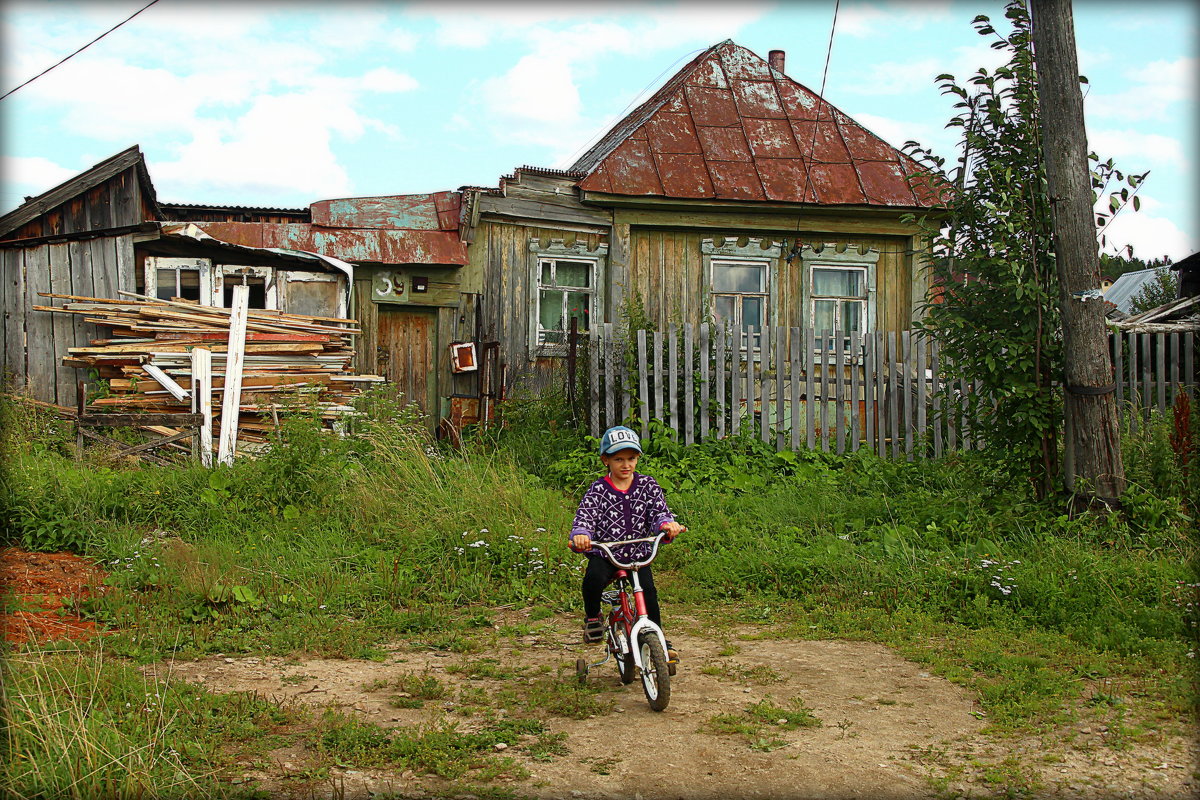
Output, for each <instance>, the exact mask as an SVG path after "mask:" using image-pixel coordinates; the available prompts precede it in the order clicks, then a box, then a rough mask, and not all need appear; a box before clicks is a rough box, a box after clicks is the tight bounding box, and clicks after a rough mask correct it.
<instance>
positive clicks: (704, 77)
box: [687, 58, 729, 89]
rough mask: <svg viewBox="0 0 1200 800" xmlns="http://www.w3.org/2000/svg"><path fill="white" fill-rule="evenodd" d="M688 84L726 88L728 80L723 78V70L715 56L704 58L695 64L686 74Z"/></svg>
mask: <svg viewBox="0 0 1200 800" xmlns="http://www.w3.org/2000/svg"><path fill="white" fill-rule="evenodd" d="M687 84H688V85H689V86H707V87H709V88H712V89H728V88H729V82H728V81H727V80H725V70H723V69H722V68H721V64H720V62H719V61H718V60H717V59H716V58H706V59H704V60H703V61H701V62H700V63H699V64H697V65H696V66H695V68H694V69H693V71H692V74H691V75H689V76H688V79H687Z"/></svg>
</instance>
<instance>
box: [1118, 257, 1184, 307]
mask: <svg viewBox="0 0 1200 800" xmlns="http://www.w3.org/2000/svg"><path fill="white" fill-rule="evenodd" d="M1177 297H1179V279H1178V278H1176V277H1175V273H1173V272H1171V270H1169V269H1167V268H1166V267H1159V268H1158V269H1156V270H1154V280H1152V281H1147V282H1146V284H1145V285H1144V286H1142V290H1141V291H1140V292H1138V293H1137V294H1136V295H1134V296H1133V299H1132V300H1130V301H1129V305H1130V308H1131V310H1132V313H1134V314H1140V313H1142V312H1143V311H1149V310H1150V309H1152V308H1158V307H1159V306H1161V305H1163V304H1164V303H1169V302H1171V301H1172V300H1174V299H1175V298H1177Z"/></svg>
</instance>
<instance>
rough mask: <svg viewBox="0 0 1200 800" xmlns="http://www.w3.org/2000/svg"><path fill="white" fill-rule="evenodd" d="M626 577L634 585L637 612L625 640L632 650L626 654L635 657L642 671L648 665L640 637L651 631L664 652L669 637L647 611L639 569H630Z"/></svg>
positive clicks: (637, 665)
mask: <svg viewBox="0 0 1200 800" xmlns="http://www.w3.org/2000/svg"><path fill="white" fill-rule="evenodd" d="M626 577H628V578H629V581H630V583H631V584H632V585H633V606H634V612H635V613H636V614H637V621H636V622H634V623H633V627H632V628H630V629H629V635H628V636H627V637H626V641H625V644H626V645H627V646H628V647H629V649H630V650H631V651H632V652H631V653H627V654H626V655H629V656H631V657H632V658H633V663H634V666H636V667H637V668H638V672H639V673H642V672H645V671H646V665H645V664H644V663H643V662H642V648H640V647H638V637H640V636H641V635H642V633H643V632H647V631H649V632H651V633H653V634H654V635H655V636H656V637H657V638H658V641H659V643H660V644H662V650H663V652H664V653H666V652H667V637H666V636H665V635H664V634H663V631H662V628H660V627H658V625H656V624H655V623H654V621H653V620H651V619H650V617H649V616H648V614H647V613H646V598H645V596H644V595H643V593H642V582H641V580H640V579H639V578H638V571H637V570H636V569H634V570H629V571H628V572H627V573H626Z"/></svg>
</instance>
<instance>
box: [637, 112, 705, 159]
mask: <svg viewBox="0 0 1200 800" xmlns="http://www.w3.org/2000/svg"><path fill="white" fill-rule="evenodd" d="M646 133H647V136H648V137H649V141H650V149H651V150H653V151H654V152H656V153H699V152H700V140H699V139H697V138H696V128H695V126H694V125H693V124H692V118H691V117H690V116H689V115H687V114H675V113H668V112H662V111H660V112H659V113H658V114H655V115H654V116H653V117H652V118H651V119H650V121H649V122H648V123H646Z"/></svg>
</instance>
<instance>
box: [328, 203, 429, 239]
mask: <svg viewBox="0 0 1200 800" xmlns="http://www.w3.org/2000/svg"><path fill="white" fill-rule="evenodd" d="M437 212H438V209H437V205H436V202H435V196H434V195H432V194H409V195H394V196H391V197H352V198H348V199H344V200H321V201H319V202H316V203H313V204H312V221H313V224H314V225H320V226H322V227H326V228H400V229H403V230H415V231H422V230H424V231H436V230H441V226H440V225H439V223H438V213H437Z"/></svg>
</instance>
